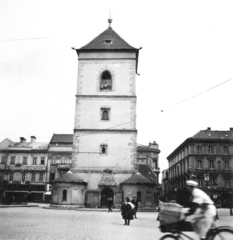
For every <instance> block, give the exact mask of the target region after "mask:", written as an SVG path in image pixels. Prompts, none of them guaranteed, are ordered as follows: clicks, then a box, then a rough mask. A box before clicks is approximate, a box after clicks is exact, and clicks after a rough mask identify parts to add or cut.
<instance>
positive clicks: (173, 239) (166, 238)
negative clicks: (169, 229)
mask: <svg viewBox="0 0 233 240" xmlns="http://www.w3.org/2000/svg"><path fill="white" fill-rule="evenodd" d="M160 240H179V238H178V237H176V236H175V235H172V234H166V235H164V236H163V237H161V238H160Z"/></svg>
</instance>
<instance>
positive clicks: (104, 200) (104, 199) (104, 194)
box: [101, 188, 114, 207]
mask: <svg viewBox="0 0 233 240" xmlns="http://www.w3.org/2000/svg"><path fill="white" fill-rule="evenodd" d="M109 197H112V198H113V199H114V194H113V190H112V189H111V188H103V190H102V191H101V207H108V198H109Z"/></svg>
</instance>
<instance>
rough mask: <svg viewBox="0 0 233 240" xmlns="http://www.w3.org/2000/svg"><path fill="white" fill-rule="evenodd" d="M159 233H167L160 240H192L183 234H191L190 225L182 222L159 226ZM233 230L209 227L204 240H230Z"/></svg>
mask: <svg viewBox="0 0 233 240" xmlns="http://www.w3.org/2000/svg"><path fill="white" fill-rule="evenodd" d="M160 229H161V232H169V234H166V235H164V236H163V237H161V238H160V240H185V239H189V240H194V239H193V238H192V237H190V236H188V235H187V234H185V233H184V232H192V231H193V228H192V224H191V223H190V222H186V221H184V220H182V221H180V222H176V223H170V224H167V225H164V226H160ZM232 239H233V228H232V227H228V226H220V227H217V226H216V225H215V224H213V225H212V226H211V228H210V229H209V231H208V233H207V234H206V240H232Z"/></svg>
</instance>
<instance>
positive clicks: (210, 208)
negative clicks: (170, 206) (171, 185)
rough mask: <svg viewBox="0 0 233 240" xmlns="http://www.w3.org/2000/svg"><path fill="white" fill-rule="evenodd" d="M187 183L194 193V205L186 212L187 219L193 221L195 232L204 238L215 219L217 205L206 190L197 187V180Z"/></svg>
mask: <svg viewBox="0 0 233 240" xmlns="http://www.w3.org/2000/svg"><path fill="white" fill-rule="evenodd" d="M186 185H187V188H188V190H189V191H190V193H191V194H192V206H191V208H190V210H189V211H188V212H187V213H186V214H185V216H187V218H186V221H190V222H192V225H193V230H194V232H196V234H197V235H198V236H199V237H200V239H201V240H203V239H205V237H206V233H207V232H208V230H209V229H210V227H211V224H212V223H213V221H214V219H215V216H216V207H215V205H214V202H213V201H212V200H211V199H210V197H209V196H208V195H207V194H206V193H205V192H203V191H202V190H200V189H198V188H196V187H197V186H198V183H197V182H195V181H193V180H188V181H186Z"/></svg>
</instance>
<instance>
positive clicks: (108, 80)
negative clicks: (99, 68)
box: [100, 71, 112, 90]
mask: <svg viewBox="0 0 233 240" xmlns="http://www.w3.org/2000/svg"><path fill="white" fill-rule="evenodd" d="M100 90H112V76H111V74H110V72H109V71H104V72H103V73H102V75H101V79H100Z"/></svg>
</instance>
